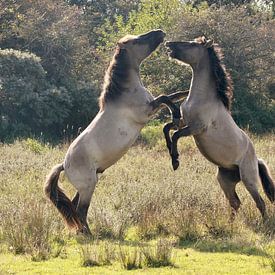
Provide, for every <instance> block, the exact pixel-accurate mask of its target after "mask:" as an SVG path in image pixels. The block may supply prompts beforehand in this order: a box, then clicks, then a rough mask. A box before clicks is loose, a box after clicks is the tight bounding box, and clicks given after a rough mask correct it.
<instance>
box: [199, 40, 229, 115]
mask: <svg viewBox="0 0 275 275" xmlns="http://www.w3.org/2000/svg"><path fill="white" fill-rule="evenodd" d="M196 41H198V42H200V43H201V44H205V43H206V40H205V38H203V37H199V38H197V39H196ZM207 50H208V54H209V57H210V64H211V69H212V72H213V75H214V78H215V82H216V88H217V95H218V97H219V98H220V100H221V101H222V102H223V104H224V106H225V107H226V109H227V110H229V111H230V110H231V104H232V99H233V83H232V79H231V76H230V74H229V73H228V72H227V70H226V67H225V65H224V63H223V52H222V50H221V47H220V46H219V45H218V44H214V45H212V46H211V47H209V48H207Z"/></svg>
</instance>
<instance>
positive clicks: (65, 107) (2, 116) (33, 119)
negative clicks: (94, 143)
mask: <svg viewBox="0 0 275 275" xmlns="http://www.w3.org/2000/svg"><path fill="white" fill-rule="evenodd" d="M40 61H41V60H40V58H38V57H37V56H35V55H34V54H30V53H26V52H20V51H17V50H0V68H1V74H0V84H1V85H0V99H1V101H0V140H4V139H7V138H14V137H18V136H27V135H29V134H30V133H32V134H35V135H40V133H41V132H43V133H44V135H45V134H46V135H47V136H49V134H52V135H53V134H54V133H55V132H56V134H57V133H58V132H60V131H61V129H62V127H63V126H62V124H63V123H64V120H65V119H66V118H67V117H68V115H69V113H70V108H71V98H70V95H69V93H68V91H67V90H66V89H65V88H64V87H60V88H57V87H56V86H54V85H52V84H50V83H49V82H48V81H47V79H46V72H45V70H44V69H43V67H42V66H41V63H40Z"/></svg>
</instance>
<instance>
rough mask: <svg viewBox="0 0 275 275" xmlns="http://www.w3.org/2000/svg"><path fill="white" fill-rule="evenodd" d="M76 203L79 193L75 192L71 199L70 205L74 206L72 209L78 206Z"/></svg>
mask: <svg viewBox="0 0 275 275" xmlns="http://www.w3.org/2000/svg"><path fill="white" fill-rule="evenodd" d="M78 201H79V192H78V191H77V192H76V193H75V195H74V197H73V199H72V204H73V206H74V208H75V209H76V207H77V205H78Z"/></svg>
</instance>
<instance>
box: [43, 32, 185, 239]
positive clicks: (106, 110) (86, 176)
mask: <svg viewBox="0 0 275 275" xmlns="http://www.w3.org/2000/svg"><path fill="white" fill-rule="evenodd" d="M164 36H165V33H164V32H163V31H161V30H154V31H151V32H149V33H146V34H143V35H139V36H126V37H124V38H122V39H121V40H120V41H119V42H118V45H117V49H116V51H115V54H114V56H113V59H112V61H111V63H110V65H109V68H108V70H107V71H106V74H105V81H104V87H103V91H102V93H101V96H100V111H99V113H98V114H97V115H96V117H95V118H94V120H93V121H92V122H91V124H90V125H89V126H88V127H87V128H86V129H85V130H84V131H83V132H82V133H81V134H80V135H79V136H78V137H77V138H76V139H75V140H74V142H73V143H72V144H71V146H70V147H69V149H68V151H67V154H66V156H65V159H64V162H63V163H61V164H58V165H56V166H55V167H54V168H53V169H52V171H51V172H50V174H49V175H48V177H47V180H46V185H45V193H46V195H47V196H48V197H49V198H50V200H51V201H52V202H53V204H54V205H55V206H56V207H57V209H58V210H59V212H60V213H61V214H62V216H63V218H64V219H65V221H66V222H67V224H68V226H69V227H72V228H76V229H77V231H80V232H83V233H86V234H90V230H89V226H88V223H87V212H88V208H89V205H90V201H91V197H92V194H93V192H94V189H95V185H96V183H97V181H98V176H97V175H98V173H102V172H103V171H104V170H105V169H107V168H108V167H110V166H111V165H113V164H114V163H115V162H116V161H117V160H119V159H120V158H121V157H122V156H123V155H124V154H125V153H126V152H127V150H128V149H129V147H130V146H131V145H132V144H133V143H134V142H135V140H136V138H137V137H138V135H139V133H140V131H141V129H142V128H143V126H145V124H146V123H147V122H148V121H149V119H150V118H151V117H152V115H153V114H154V113H155V112H157V110H159V109H160V108H162V107H163V104H165V105H168V106H171V111H172V112H173V113H174V116H175V117H176V118H179V116H180V113H179V111H178V110H177V109H175V108H174V107H173V105H172V102H171V101H174V102H176V101H179V100H180V99H183V98H184V97H185V96H187V94H188V92H178V93H175V94H171V95H170V96H160V97H158V98H155V99H154V98H153V96H152V95H151V94H150V93H149V92H148V91H147V90H146V89H145V87H144V86H143V84H142V82H141V79H140V74H139V67H140V64H141V62H142V61H143V60H144V59H145V58H147V57H148V56H149V55H150V54H151V53H152V52H153V51H154V50H155V49H156V48H157V47H158V46H159V44H160V43H162V42H163V39H164ZM177 111H178V113H175V112H177ZM62 170H64V171H65V175H66V176H67V178H68V179H69V181H70V182H71V184H72V185H73V186H74V187H75V188H76V190H77V193H76V195H75V197H74V198H73V200H72V201H71V200H70V199H69V198H68V197H67V196H66V195H65V193H64V192H63V191H62V190H61V189H60V188H59V187H58V178H59V174H60V172H61V171H62Z"/></svg>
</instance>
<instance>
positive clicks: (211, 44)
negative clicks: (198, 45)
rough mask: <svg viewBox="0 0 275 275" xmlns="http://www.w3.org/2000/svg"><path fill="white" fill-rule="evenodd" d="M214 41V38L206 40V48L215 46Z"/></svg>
mask: <svg viewBox="0 0 275 275" xmlns="http://www.w3.org/2000/svg"><path fill="white" fill-rule="evenodd" d="M213 43H214V40H213V39H208V40H207V41H206V42H205V44H204V46H205V47H206V48H211V47H212V46H213Z"/></svg>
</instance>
